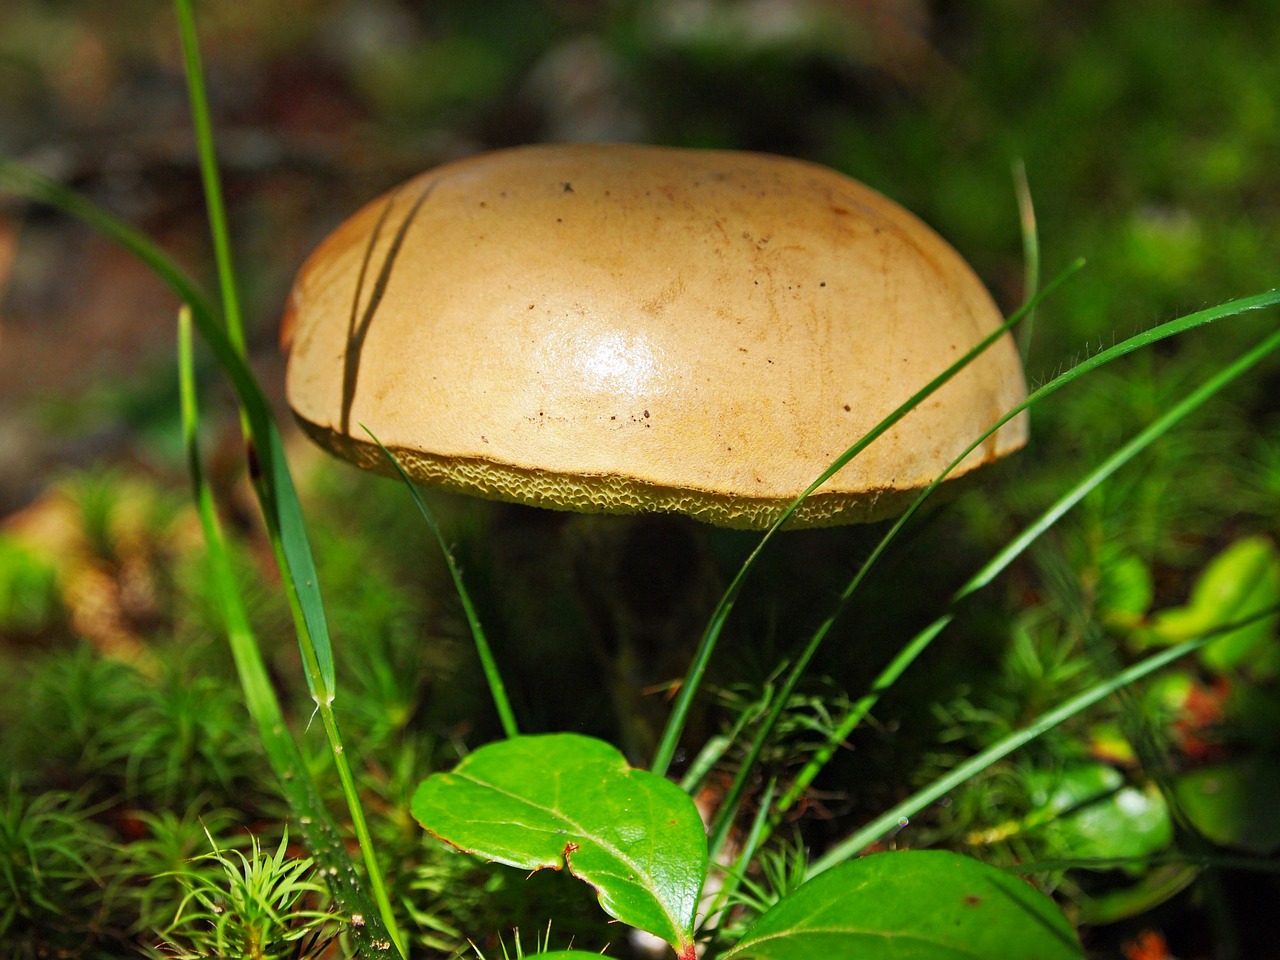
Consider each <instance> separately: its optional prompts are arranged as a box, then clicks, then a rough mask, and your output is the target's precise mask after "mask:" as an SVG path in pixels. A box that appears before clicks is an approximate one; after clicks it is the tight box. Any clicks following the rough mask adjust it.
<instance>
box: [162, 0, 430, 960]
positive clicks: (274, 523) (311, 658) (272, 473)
mask: <svg viewBox="0 0 1280 960" xmlns="http://www.w3.org/2000/svg"><path fill="white" fill-rule="evenodd" d="M174 9H175V11H176V13H177V19H178V33H179V37H180V39H181V42H182V55H183V65H184V67H185V69H186V74H187V91H188V93H189V95H190V98H191V114H192V121H193V124H194V127H195V136H196V144H197V147H198V149H199V156H200V173H201V177H202V178H203V181H204V193H205V205H206V207H207V209H208V216H209V229H210V232H211V233H212V236H213V247H214V259H215V261H216V263H217V268H218V283H219V287H220V289H221V292H222V305H223V314H224V316H223V319H224V321H225V324H226V331H227V337H228V339H229V340H230V342H231V346H232V348H233V349H234V350H235V352H236V354H237V355H238V357H239V358H240V359H241V360H242V361H243V359H244V356H245V341H244V329H243V323H242V321H241V318H240V297H239V292H238V291H239V285H238V284H237V282H236V276H235V265H234V263H233V262H232V257H231V239H230V234H229V231H228V230H227V215H226V209H225V205H224V204H223V201H222V187H221V176H220V174H219V171H218V161H217V156H216V153H215V150H214V138H213V125H212V123H211V121H210V118H209V104H208V95H207V93H206V91H205V82H204V70H203V67H202V66H201V62H200V42H199V37H198V36H197V33H196V23H195V14H194V12H193V10H192V6H191V0H174ZM240 417H241V423H242V424H243V427H244V433H245V443H246V445H247V447H248V450H249V457H250V461H249V462H250V467H251V468H253V467H254V466H255V465H256V466H257V468H258V469H257V470H256V471H255V470H253V469H251V475H253V480H254V485H255V487H257V489H258V498H259V501H260V502H261V505H262V510H263V514H264V516H265V517H266V526H267V532H268V536H269V538H270V540H271V544H272V549H273V552H274V553H275V555H276V562H277V563H278V564H279V565H280V567H281V569H282V570H284V571H286V574H287V575H286V576H285V577H283V578H282V579H283V581H284V583H285V585H286V593H287V595H288V598H289V605H290V609H291V611H292V613H293V617H294V623H295V632H296V633H297V635H298V645H299V648H300V650H301V652H302V660H303V663H304V664H305V665H306V676H307V683H308V685H309V687H310V689H311V696H312V698H313V699H314V700H315V702H316V711H317V712H318V713H319V715H320V719H321V723H322V724H323V726H324V731H325V736H326V739H327V740H328V743H329V751H330V754H331V755H332V757H333V764H334V769H335V770H336V771H337V773H338V780H339V782H340V783H341V784H342V792H343V795H344V796H345V798H346V801H347V809H348V811H349V813H350V815H351V825H352V829H353V830H354V831H355V834H356V840H357V842H358V843H359V845H360V852H361V854H362V855H363V859H364V864H365V871H366V873H367V874H368V881H369V887H370V889H371V890H372V893H373V899H374V901H375V902H376V903H377V905H378V910H379V913H380V914H381V916H382V922H383V924H384V925H385V926H386V928H387V931H388V933H390V935H391V939H392V940H393V941H394V944H395V946H396V949H397V950H398V952H399V953H400V954H401V955H402V956H403V955H404V953H405V949H404V940H403V938H402V937H401V935H400V931H399V929H398V928H397V926H396V921H395V916H394V913H393V911H392V909H391V902H390V898H389V897H388V895H387V890H386V884H385V883H384V881H383V877H382V869H381V867H380V866H379V864H378V858H377V853H376V851H375V850H374V848H373V839H372V837H371V836H370V834H369V827H368V823H367V821H366V820H365V816H364V808H363V806H362V805H361V803H360V794H359V791H358V790H357V788H356V783H355V777H354V776H353V774H352V772H351V765H350V763H349V761H348V760H347V754H346V750H345V749H344V747H343V743H342V733H341V730H340V729H339V727H338V718H337V715H336V714H335V713H334V710H333V701H334V698H335V697H336V695H337V689H336V680H335V676H334V663H333V647H332V643H331V641H330V637H329V626H328V622H327V619H326V617H325V613H324V604H323V602H322V601H321V597H320V588H319V577H318V576H317V574H316V569H315V561H314V557H313V556H312V552H311V543H310V540H309V538H308V537H307V532H306V525H305V522H304V521H303V517H302V508H301V505H300V504H299V502H298V498H297V495H296V492H295V490H294V488H293V484H292V480H291V479H290V473H289V467H288V464H287V462H286V461H285V458H284V449H283V446H282V444H281V443H280V442H279V436H278V433H277V431H276V430H275V424H274V422H273V421H271V420H270V417H269V416H268V418H267V420H268V422H267V423H266V424H261V423H258V422H256V418H254V417H252V416H250V414H249V412H248V410H247V409H246V408H244V407H243V406H242V407H241V411H240ZM264 430H265V432H266V434H267V436H268V437H269V438H272V439H270V440H269V441H268V443H267V445H266V450H265V453H266V458H265V462H263V461H261V460H258V458H256V457H255V456H254V451H255V450H256V449H257V447H258V442H257V441H258V439H259V437H260V435H261V433H262V431H264ZM264 466H265V469H264Z"/></svg>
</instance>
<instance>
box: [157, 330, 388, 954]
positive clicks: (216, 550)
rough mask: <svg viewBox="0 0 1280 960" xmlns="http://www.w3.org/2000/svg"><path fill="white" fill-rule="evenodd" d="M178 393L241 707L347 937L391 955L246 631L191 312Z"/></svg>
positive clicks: (181, 340) (181, 346)
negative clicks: (203, 456) (214, 488)
mask: <svg viewBox="0 0 1280 960" xmlns="http://www.w3.org/2000/svg"><path fill="white" fill-rule="evenodd" d="M178 356H179V364H178V369H179V378H180V380H179V391H180V396H181V409H182V434H183V440H184V442H185V446H186V451H187V463H188V467H189V472H190V476H191V483H192V489H193V493H194V496H195V501H196V509H197V512H198V514H199V516H200V525H201V527H202V529H203V531H204V538H205V544H206V548H207V550H208V552H209V562H210V567H211V570H212V574H213V578H214V586H215V588H216V592H217V596H218V600H219V604H220V606H221V609H222V620H223V624H224V625H225V627H226V631H227V640H228V642H229V644H230V647H231V654H232V659H233V660H234V661H235V665H236V671H237V673H238V674H239V676H240V684H241V686H242V687H243V689H244V694H245V705H246V707H247V708H248V710H249V715H250V716H251V717H252V718H253V721H254V723H255V724H256V726H257V728H258V734H259V737H260V738H261V741H262V745H263V749H264V750H265V752H266V754H267V760H268V761H269V762H270V764H271V768H272V770H274V771H275V774H276V777H277V779H278V780H279V782H280V789H281V791H282V792H283V793H284V795H285V798H286V799H287V800H288V802H289V807H290V809H291V810H292V811H293V813H294V816H295V817H296V818H297V819H298V822H299V824H300V825H301V827H302V830H303V833H304V834H305V835H306V837H307V846H308V848H309V849H310V851H311V853H312V855H313V856H314V857H315V858H316V862H317V863H318V864H319V866H320V872H321V875H322V876H324V878H325V880H326V882H327V883H328V885H329V889H330V892H331V893H332V895H333V898H334V901H335V902H336V903H337V904H338V905H339V906H340V908H341V909H342V910H343V911H344V912H345V913H346V914H347V915H348V916H352V917H355V916H362V917H363V918H364V923H363V924H362V925H356V924H353V925H352V930H351V932H352V935H353V937H354V938H355V942H356V943H357V945H358V946H359V947H360V949H361V951H362V952H363V953H364V955H365V956H369V957H380V956H385V957H390V956H392V952H391V947H390V938H389V937H388V935H387V930H386V928H385V927H384V925H383V923H382V920H381V918H380V916H379V914H378V913H376V912H375V911H374V908H373V904H372V903H370V902H369V900H368V898H367V897H365V895H364V892H363V887H362V886H361V884H360V883H359V881H358V878H357V875H356V872H355V867H354V865H353V864H352V862H351V858H350V857H349V856H348V855H347V850H346V846H345V845H344V844H343V842H342V838H341V836H340V834H339V833H338V829H337V827H336V825H335V824H334V822H333V818H332V817H331V816H330V815H329V811H328V809H326V807H325V806H324V803H323V801H322V800H321V799H320V796H319V794H318V792H317V791H316V788H315V784H314V782H313V781H312V779H311V773H310V770H309V769H308V768H307V765H306V764H305V763H304V762H303V759H302V756H301V754H300V753H299V752H298V748H297V745H296V744H295V743H294V741H293V739H292V737H291V736H290V735H289V733H288V730H287V728H286V726H285V722H284V715H283V713H282V711H281V709H280V702H279V700H278V699H277V698H276V694H275V688H274V687H273V686H272V684H271V680H270V678H269V676H268V674H267V668H266V665H265V663H264V662H263V660H262V654H261V651H260V649H259V647H258V640H257V637H256V636H255V635H254V633H253V630H252V628H251V627H250V626H249V618H248V616H247V615H246V613H245V607H244V602H243V600H242V599H241V597H240V592H239V588H238V587H237V586H236V582H235V576H234V574H233V572H232V566H231V561H230V558H229V556H228V554H227V548H226V542H225V540H224V538H223V535H222V528H221V525H220V524H219V522H218V517H217V512H216V510H215V508H214V503H213V495H212V493H211V492H210V490H209V486H208V484H207V483H205V480H204V469H203V466H202V464H201V460H200V451H199V446H198V443H197V433H198V427H199V412H198V409H197V404H196V389H195V374H194V363H193V361H192V346H191V311H190V309H189V308H187V307H183V309H182V312H181V314H180V315H179V322H178Z"/></svg>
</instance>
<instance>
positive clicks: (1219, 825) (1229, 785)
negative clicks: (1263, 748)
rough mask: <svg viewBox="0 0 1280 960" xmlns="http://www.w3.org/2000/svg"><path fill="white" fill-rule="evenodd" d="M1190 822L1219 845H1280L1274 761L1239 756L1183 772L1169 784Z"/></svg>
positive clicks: (1278, 763) (1279, 773)
mask: <svg viewBox="0 0 1280 960" xmlns="http://www.w3.org/2000/svg"><path fill="white" fill-rule="evenodd" d="M1174 796H1175V797H1177V800H1178V803H1179V805H1180V806H1181V807H1182V811H1183V813H1185V814H1186V816H1187V819H1188V820H1190V821H1191V823H1192V825H1193V826H1194V827H1195V828H1196V829H1197V830H1199V831H1200V832H1201V833H1202V834H1204V835H1205V836H1206V837H1208V838H1209V839H1210V840H1212V841H1213V842H1214V843H1216V844H1219V845H1220V846H1224V847H1234V848H1236V849H1238V850H1247V851H1248V852H1250V853H1257V854H1269V853H1273V852H1275V851H1276V850H1280V760H1277V759H1276V758H1275V757H1269V756H1264V755H1260V756H1254V757H1242V758H1240V759H1238V760H1229V761H1227V762H1226V763H1221V764H1218V765H1216V766H1212V767H1201V768H1200V769H1198V770H1194V771H1192V772H1191V773H1185V774H1183V775H1182V776H1180V777H1179V778H1178V779H1177V783H1176V785H1175V787H1174Z"/></svg>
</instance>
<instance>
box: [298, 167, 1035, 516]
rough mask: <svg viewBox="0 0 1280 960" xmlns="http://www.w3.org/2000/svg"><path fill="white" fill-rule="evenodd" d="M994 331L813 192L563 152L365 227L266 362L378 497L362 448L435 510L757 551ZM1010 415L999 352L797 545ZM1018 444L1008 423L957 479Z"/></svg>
mask: <svg viewBox="0 0 1280 960" xmlns="http://www.w3.org/2000/svg"><path fill="white" fill-rule="evenodd" d="M1000 323H1001V316H1000V313H999V311H998V310H997V308H996V306H995V304H994V303H993V302H992V300H991V297H990V296H989V295H988V293H987V291H986V290H985V289H984V288H983V286H982V283H981V282H980V281H979V280H978V278H977V277H976V276H975V274H974V273H973V271H972V270H971V269H970V268H969V267H968V265H967V264H966V263H965V262H964V260H963V259H962V258H961V257H960V256H959V255H958V254H957V253H956V252H955V251H954V250H953V249H952V248H951V247H950V246H949V245H948V244H947V243H946V242H945V241H944V240H942V239H941V238H940V237H939V236H938V235H937V234H936V233H934V232H933V231H932V230H931V229H930V228H929V227H927V226H926V225H925V224H924V223H922V222H921V221H920V220H918V219H917V218H916V217H914V216H913V215H912V214H910V213H908V212H907V211H906V210H904V209H903V208H902V207H900V206H898V205H897V204H895V203H893V202H892V201H890V200H888V199H886V198H885V197H883V196H881V195H880V194H879V193H876V192H875V191H874V190H871V189H870V188H868V187H866V186H864V185H863V184H861V183H858V182H857V181H855V180H852V179H850V178H848V177H846V176H843V175H841V174H839V173H836V172H834V171H832V170H829V169H826V168H823V167H820V166H816V165H814V164H811V163H805V162H801V161H798V160H792V159H785V158H781V157H774V156H766V155H761V154H752V153H738V152H723V151H702V150H683V149H670V148H660V147H648V146H626V145H603V144H592V145H586V144H575V145H550V146H533V147H523V148H517V149H511V150H503V151H499V152H495V153H489V154H483V155H480V156H475V157H471V158H469V159H464V160H460V161H457V162H454V163H449V164H446V165H444V166H441V167H437V168H436V169H434V170H430V171H428V172H427V173H424V174H422V175H421V176H419V177H417V178H415V179H413V180H410V181H408V182H407V183H405V184H404V185H402V186H400V187H398V188H396V189H395V190H393V191H391V192H390V193H388V194H386V195H385V196H383V197H381V198H380V199H378V200H375V201H374V202H372V203H370V204H369V205H368V206H366V207H365V208H364V209H362V210H361V211H359V212H358V213H356V214H355V215H354V216H353V217H351V218H350V219H349V220H347V221H346V222H345V223H344V224H342V225H341V226H340V227H338V229H337V230H336V231H335V232H334V233H333V234H332V235H331V236H330V237H329V238H328V239H327V240H325V241H324V242H323V243H322V244H321V245H320V247H319V248H318V249H317V250H316V251H315V253H313V254H312V255H311V257H310V258H309V259H308V260H307V262H306V264H305V265H304V266H303V267H302V270H301V271H300V273H299V274H298V277H297V280H296V282H295V285H294V287H293V291H292V294H291V297H290V301H289V306H288V310H287V313H286V318H285V323H284V331H283V339H284V340H285V342H286V343H289V342H290V341H291V348H290V356H289V368H288V385H287V389H288V397H289V403H290V405H291V406H292V408H293V411H294V413H295V415H296V417H297V419H298V422H299V423H300V424H301V425H302V427H303V429H304V430H305V431H306V432H307V433H308V434H309V435H310V436H311V437H312V438H313V439H314V440H315V441H316V442H318V443H319V444H320V445H321V446H323V447H325V448H326V449H328V450H330V451H331V452H333V453H335V454H337V455H339V456H341V457H344V458H346V459H348V460H351V461H353V462H354V463H356V464H358V465H359V466H362V467H365V468H369V469H373V470H379V471H383V472H387V471H388V464H387V463H386V462H385V459H384V457H383V455H382V453H381V451H380V450H379V449H378V447H377V446H376V445H375V444H374V443H373V441H372V440H371V439H370V437H369V436H368V434H367V433H366V432H365V430H364V428H363V427H365V426H367V427H368V429H369V430H371V431H372V432H373V433H374V434H375V435H376V436H377V437H378V438H379V439H380V440H381V441H382V442H383V443H385V444H386V446H387V447H388V448H389V449H390V450H391V451H392V452H393V453H394V454H395V455H396V456H397V458H398V459H399V460H400V462H401V463H402V464H403V466H404V467H405V469H406V470H407V471H408V473H409V474H410V475H411V476H413V477H414V478H415V479H417V480H420V481H425V482H428V483H431V484H436V485H439V486H441V487H444V488H447V489H450V490H454V491H463V492H466V493H471V494H477V495H479V496H483V497H489V498H494V499H499V500H509V501H515V502H521V503H527V504H533V505H536V506H540V507H550V508H554V509H561V510H577V511H595V512H607V513H631V512H642V511H646V512H647V511H653V512H663V513H682V514H687V515H688V516H690V517H694V518H696V519H698V520H702V521H706V522H709V523H713V524H719V525H724V526H732V527H747V528H764V527H767V526H768V525H769V524H770V523H771V522H773V521H774V520H775V519H776V518H777V517H778V516H779V515H780V513H781V511H782V510H783V509H784V508H785V507H786V506H787V505H788V504H789V503H791V501H792V500H794V499H795V498H796V497H797V496H798V495H799V494H800V492H801V491H803V490H804V489H805V488H806V487H807V486H808V485H809V484H810V483H811V482H812V481H813V480H814V478H816V477H817V476H818V475H819V474H820V473H821V472H822V471H823V470H824V469H825V468H826V467H827V466H828V465H829V464H830V463H831V462H832V461H834V460H835V459H836V457H837V456H839V455H840V454H841V453H842V452H843V451H844V450H845V449H847V448H848V447H849V446H850V445H851V444H852V443H853V442H854V441H855V440H857V439H858V438H859V437H861V436H862V435H863V434H864V433H865V432H866V431H867V430H869V429H870V428H872V427H874V426H875V425H876V424H877V423H878V422H879V421H880V420H881V419H882V418H883V417H884V416H885V415H886V414H888V413H889V412H891V411H892V410H894V409H895V408H896V407H897V406H899V405H900V404H902V403H903V402H905V401H906V400H907V399H908V398H910V397H911V395H912V394H913V393H914V392H916V391H917V390H918V389H919V388H920V387H921V386H923V385H924V384H925V383H927V382H928V381H929V380H930V379H932V378H933V377H934V376H936V375H937V374H938V373H940V372H941V371H942V370H944V369H945V368H946V367H947V366H948V365H950V364H951V363H952V362H954V361H955V360H956V359H957V358H959V357H960V356H961V355H963V354H964V353H965V352H966V351H967V350H969V349H970V348H971V347H972V346H973V345H974V344H976V343H977V342H978V341H979V340H981V339H982V338H983V337H984V336H986V335H987V334H989V333H990V332H991V331H992V330H994V329H995V328H996V327H998V326H999V324H1000ZM1024 396H1025V385H1024V381H1023V375H1022V369H1021V365H1020V363H1019V360H1018V355H1017V351H1016V349H1015V347H1014V344H1013V341H1012V339H1011V338H1010V337H1008V336H1005V337H1003V338H1001V339H1000V340H999V341H997V342H996V343H995V344H994V345H993V346H991V347H990V348H989V349H988V350H987V351H986V352H985V353H983V354H982V355H981V356H980V357H978V358H977V359H976V360H975V361H974V362H973V363H971V364H970V365H969V366H968V367H966V368H965V369H964V370H963V371H962V372H960V373H959V374H958V375H957V376H956V377H954V378H953V379H952V380H950V381H949V382H948V383H946V384H945V385H944V386H943V387H942V388H941V389H939V390H938V391H937V392H936V393H934V394H933V395H932V396H930V397H929V398H928V399H927V400H925V401H924V402H923V403H922V404H920V405H919V407H918V408H917V409H915V410H913V411H911V412H910V413H909V414H908V415H907V416H906V417H905V418H903V419H902V420H901V421H900V422H899V423H898V424H897V425H896V426H895V427H894V428H893V429H892V430H890V431H889V432H887V433H886V434H885V435H884V436H882V437H880V438H879V439H877V440H876V441H875V442H874V443H872V444H871V445H870V446H869V447H868V448H867V449H866V450H864V451H863V452H862V453H861V454H860V455H859V456H857V457H856V458H854V459H853V460H852V461H851V462H850V463H849V464H848V465H846V466H845V467H844V468H843V469H841V470H840V471H839V472H838V473H836V474H835V475H834V476H833V477H832V478H831V479H830V480H828V481H827V482H826V483H825V484H824V485H823V486H822V487H820V488H819V489H818V490H817V491H816V492H815V493H813V494H812V495H811V496H810V497H809V498H808V499H807V500H806V501H805V503H804V504H803V505H802V506H801V507H800V509H799V510H798V511H797V512H796V513H795V514H794V515H793V517H792V518H791V520H790V521H789V526H791V527H801V526H814V525H826V524H835V523H846V522H856V521H871V520H877V519H881V518H884V517H887V516H891V515H893V514H894V513H896V512H899V511H900V510H901V509H903V508H904V507H905V505H906V503H907V502H909V500H910V498H911V497H912V496H913V495H914V494H915V493H916V492H917V491H919V490H920V489H921V488H922V487H924V486H926V485H927V484H929V483H930V482H931V481H932V480H933V479H934V478H935V477H936V476H937V475H938V474H939V473H940V472H941V471H942V470H943V469H944V468H945V467H946V465H947V464H949V463H950V462H951V460H952V459H954V458H955V457H956V456H958V455H959V453H960V452H961V451H962V450H963V449H964V448H965V447H966V446H967V445H968V444H969V443H970V442H971V441H972V440H973V439H974V438H975V437H977V436H978V435H979V434H981V433H982V432H983V431H984V430H986V429H987V428H988V427H990V426H991V424H993V423H994V422H995V421H996V420H997V419H998V418H999V417H1000V416H1001V415H1002V414H1004V412H1005V411H1007V410H1008V409H1010V408H1011V407H1012V406H1014V405H1015V404H1016V403H1018V402H1019V401H1020V400H1022V398H1023V397H1024ZM362 425H363V426H362ZM1026 436H1027V426H1026V420H1025V418H1024V417H1019V418H1016V419H1014V420H1012V421H1010V422H1009V423H1008V424H1006V425H1005V426H1004V427H1003V428H1002V429H1001V430H1000V431H999V432H998V433H996V434H995V435H994V436H993V437H991V438H990V439H989V440H988V441H987V442H986V443H985V444H984V445H983V446H982V447H981V448H979V449H978V450H975V451H974V452H973V453H972V454H971V455H970V456H968V457H967V458H966V459H965V460H964V461H963V463H961V464H960V466H959V467H958V468H957V469H956V471H955V472H954V474H955V475H956V476H958V475H960V474H963V473H966V472H968V471H971V470H973V469H974V468H976V467H978V466H980V465H982V464H984V463H987V462H989V461H992V460H995V459H996V458H998V457H1001V456H1003V455H1004V454H1007V453H1009V452H1010V451H1012V450H1015V449H1017V448H1018V447H1020V446H1022V445H1023V443H1024V442H1025V440H1026Z"/></svg>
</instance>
